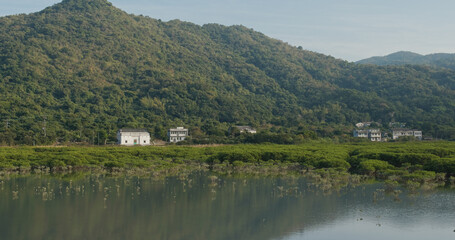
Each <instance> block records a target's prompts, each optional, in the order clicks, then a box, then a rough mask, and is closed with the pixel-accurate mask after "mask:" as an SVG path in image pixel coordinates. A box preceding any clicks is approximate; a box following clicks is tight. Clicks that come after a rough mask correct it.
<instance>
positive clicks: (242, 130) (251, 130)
mask: <svg viewBox="0 0 455 240" xmlns="http://www.w3.org/2000/svg"><path fill="white" fill-rule="evenodd" d="M235 127H236V128H237V129H238V130H239V132H240V133H251V134H256V133H257V131H256V129H254V128H252V127H250V126H235Z"/></svg>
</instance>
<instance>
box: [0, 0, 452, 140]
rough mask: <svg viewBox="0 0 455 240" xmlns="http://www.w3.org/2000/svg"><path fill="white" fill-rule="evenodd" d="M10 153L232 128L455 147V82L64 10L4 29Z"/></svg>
mask: <svg viewBox="0 0 455 240" xmlns="http://www.w3.org/2000/svg"><path fill="white" fill-rule="evenodd" d="M0 42H1V44H0V80H1V81H0V118H1V121H2V123H3V124H1V126H0V144H12V143H15V144H17V143H21V144H35V143H36V144H48V143H52V142H55V141H59V142H65V141H71V142H73V141H75V142H91V143H96V142H98V143H99V142H105V141H106V140H108V141H114V140H115V136H116V131H117V129H118V128H122V127H134V128H146V129H148V130H149V131H150V132H151V133H152V135H154V136H155V137H157V138H160V139H164V138H165V137H166V129H167V128H169V127H175V126H181V125H184V126H187V127H189V128H190V131H191V133H192V136H193V138H202V139H206V138H210V139H223V138H225V135H226V132H227V130H228V128H229V127H230V126H232V125H235V124H238V125H253V126H256V127H260V128H262V129H269V130H270V131H272V132H276V133H290V134H292V135H302V136H303V137H311V136H314V135H315V134H316V135H318V136H321V137H333V136H337V135H343V134H345V135H350V134H351V133H350V132H351V129H352V126H353V124H354V123H356V122H359V121H369V120H372V121H377V122H382V123H388V122H389V121H399V122H406V123H407V126H410V127H415V128H419V129H422V130H423V131H424V134H427V135H432V136H434V137H438V138H441V137H442V138H455V119H454V116H455V72H453V71H451V70H448V69H435V68H430V67H426V66H370V65H357V64H354V63H348V62H346V61H342V60H337V59H335V58H332V57H329V56H325V55H322V54H318V53H315V52H311V51H306V50H302V49H300V48H296V47H293V46H290V45H289V44H286V43H284V42H282V41H279V40H276V39H272V38H269V37H267V36H265V35H264V34H262V33H259V32H256V31H254V30H252V29H249V28H246V27H244V26H229V27H227V26H222V25H218V24H208V25H203V26H199V25H196V24H192V23H188V22H182V21H179V20H173V21H169V22H163V21H160V20H156V19H153V18H149V17H144V16H135V15H131V14H127V13H125V12H124V11H122V10H120V9H117V8H115V7H114V6H112V4H111V3H109V2H107V1H105V0H64V1H63V2H61V3H58V4H56V5H54V6H51V7H48V8H46V9H44V10H42V11H40V12H37V13H33V14H28V15H25V14H22V15H15V16H7V17H2V18H0Z"/></svg>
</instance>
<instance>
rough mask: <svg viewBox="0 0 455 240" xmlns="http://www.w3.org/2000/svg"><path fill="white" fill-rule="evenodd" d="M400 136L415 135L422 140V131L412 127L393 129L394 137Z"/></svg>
mask: <svg viewBox="0 0 455 240" xmlns="http://www.w3.org/2000/svg"><path fill="white" fill-rule="evenodd" d="M400 137H415V138H417V139H419V140H422V131H419V130H411V129H402V128H400V129H393V130H392V139H394V140H395V139H398V138H400Z"/></svg>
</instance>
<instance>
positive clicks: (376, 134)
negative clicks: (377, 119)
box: [354, 129, 382, 142]
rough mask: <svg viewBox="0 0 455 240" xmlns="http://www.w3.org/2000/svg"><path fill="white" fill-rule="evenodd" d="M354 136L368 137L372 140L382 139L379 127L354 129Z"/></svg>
mask: <svg viewBox="0 0 455 240" xmlns="http://www.w3.org/2000/svg"><path fill="white" fill-rule="evenodd" d="M354 137H361V138H368V139H370V140H371V141H372V142H380V141H382V134H381V130H380V129H365V130H354Z"/></svg>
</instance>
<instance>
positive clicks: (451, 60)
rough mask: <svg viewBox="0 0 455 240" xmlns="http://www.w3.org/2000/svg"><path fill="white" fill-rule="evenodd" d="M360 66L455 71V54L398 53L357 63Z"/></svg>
mask: <svg viewBox="0 0 455 240" xmlns="http://www.w3.org/2000/svg"><path fill="white" fill-rule="evenodd" d="M357 63H359V64H373V65H381V66H385V65H424V66H430V67H439V68H447V69H452V70H455V54H453V53H433V54H428V55H421V54H417V53H413V52H405V51H401V52H396V53H392V54H389V55H387V56H384V57H371V58H367V59H363V60H360V61H357Z"/></svg>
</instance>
